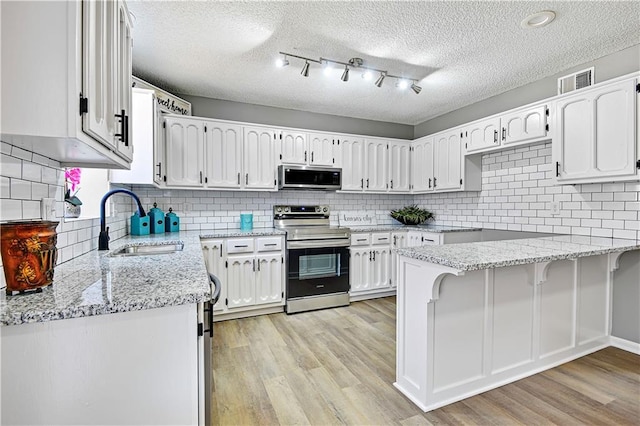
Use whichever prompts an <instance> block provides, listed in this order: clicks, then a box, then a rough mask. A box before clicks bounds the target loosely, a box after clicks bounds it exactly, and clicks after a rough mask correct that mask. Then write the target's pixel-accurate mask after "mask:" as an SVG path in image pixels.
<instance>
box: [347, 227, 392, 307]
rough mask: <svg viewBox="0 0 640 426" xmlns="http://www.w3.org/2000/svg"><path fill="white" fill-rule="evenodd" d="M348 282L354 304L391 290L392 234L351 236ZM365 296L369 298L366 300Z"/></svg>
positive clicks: (373, 233) (355, 234) (358, 234)
mask: <svg viewBox="0 0 640 426" xmlns="http://www.w3.org/2000/svg"><path fill="white" fill-rule="evenodd" d="M350 253H351V258H350V260H349V265H350V270H349V281H350V285H351V290H350V292H349V293H350V296H351V300H358V298H359V297H362V298H367V297H368V296H371V295H375V294H377V293H383V292H389V291H390V290H391V289H390V287H391V234H390V233H389V232H371V233H369V232H367V233H352V234H351V249H350ZM363 296H366V297H363Z"/></svg>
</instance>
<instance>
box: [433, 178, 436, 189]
mask: <svg viewBox="0 0 640 426" xmlns="http://www.w3.org/2000/svg"><path fill="white" fill-rule="evenodd" d="M433 187H434V188H435V187H436V178H435V176H434V178H433Z"/></svg>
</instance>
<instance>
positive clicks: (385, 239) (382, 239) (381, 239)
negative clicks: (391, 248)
mask: <svg viewBox="0 0 640 426" xmlns="http://www.w3.org/2000/svg"><path fill="white" fill-rule="evenodd" d="M388 239H389V238H378V240H380V241H387V240H388Z"/></svg>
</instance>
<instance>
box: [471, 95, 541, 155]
mask: <svg viewBox="0 0 640 426" xmlns="http://www.w3.org/2000/svg"><path fill="white" fill-rule="evenodd" d="M548 114H549V110H548V109H547V106H546V105H544V104H543V105H534V106H526V107H523V108H518V109H515V110H512V111H508V112H506V113H503V114H499V115H494V116H492V117H489V118H487V119H483V120H478V121H475V122H473V123H470V124H468V125H466V126H465V127H463V135H462V137H463V141H464V148H465V154H475V153H479V152H484V151H495V150H498V149H502V148H504V147H505V146H512V145H521V144H525V143H531V142H534V141H537V140H544V139H546V138H548V136H547V131H548V130H549V128H548V125H547V116H548Z"/></svg>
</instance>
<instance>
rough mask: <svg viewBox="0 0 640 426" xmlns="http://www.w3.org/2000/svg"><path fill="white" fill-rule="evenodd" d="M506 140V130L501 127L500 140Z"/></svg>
mask: <svg viewBox="0 0 640 426" xmlns="http://www.w3.org/2000/svg"><path fill="white" fill-rule="evenodd" d="M506 139H507V128H506V127H503V128H502V140H503V141H504V140H506Z"/></svg>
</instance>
